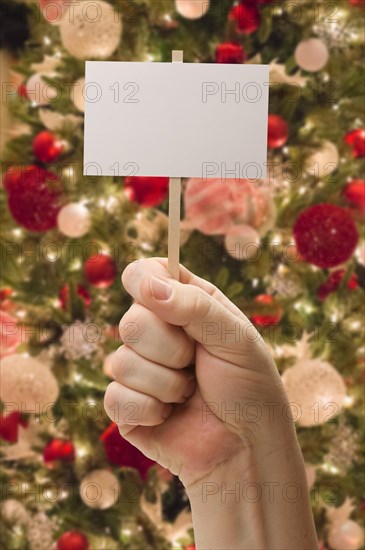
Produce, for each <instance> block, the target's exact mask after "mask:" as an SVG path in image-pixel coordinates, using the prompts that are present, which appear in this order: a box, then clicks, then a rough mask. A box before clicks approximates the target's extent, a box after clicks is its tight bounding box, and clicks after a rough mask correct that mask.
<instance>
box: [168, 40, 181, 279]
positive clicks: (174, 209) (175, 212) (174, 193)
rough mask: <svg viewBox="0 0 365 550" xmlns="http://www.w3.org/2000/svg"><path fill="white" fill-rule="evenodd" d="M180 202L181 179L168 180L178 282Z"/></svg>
mask: <svg viewBox="0 0 365 550" xmlns="http://www.w3.org/2000/svg"><path fill="white" fill-rule="evenodd" d="M183 58H184V52H183V51H182V50H173V51H172V62H173V63H182V62H183ZM180 202H181V178H170V184H169V241H168V270H169V272H170V274H171V275H172V277H173V278H174V279H176V280H177V281H178V280H179V266H180Z"/></svg>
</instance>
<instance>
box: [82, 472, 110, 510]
mask: <svg viewBox="0 0 365 550" xmlns="http://www.w3.org/2000/svg"><path fill="white" fill-rule="evenodd" d="M119 494H120V484H119V481H118V478H117V477H116V476H115V475H114V474H113V473H112V472H109V470H94V471H93V472H91V473H90V474H88V475H87V476H85V477H84V479H83V480H82V481H81V483H80V496H81V499H82V500H83V502H84V503H85V504H86V505H87V506H89V507H90V508H95V509H98V510H106V509H107V508H110V507H111V506H113V505H114V504H115V503H116V502H117V500H118V498H119Z"/></svg>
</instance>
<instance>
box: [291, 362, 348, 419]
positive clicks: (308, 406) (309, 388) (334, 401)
mask: <svg viewBox="0 0 365 550" xmlns="http://www.w3.org/2000/svg"><path fill="white" fill-rule="evenodd" d="M282 380H283V384H284V387H285V391H286V393H287V396H288V399H289V402H290V404H291V407H292V411H293V416H294V420H297V421H298V422H299V424H300V425H301V426H317V425H319V424H323V423H324V422H327V421H328V420H330V419H331V418H332V417H334V416H336V414H338V413H339V411H340V409H341V407H342V405H343V401H344V398H345V396H346V387H345V383H344V381H343V379H342V377H341V376H340V374H339V373H338V372H337V371H336V369H335V368H333V367H332V365H330V364H329V363H326V362H324V361H320V360H319V359H312V360H307V359H305V360H302V361H299V362H298V363H297V364H296V365H294V366H293V367H290V368H288V369H287V370H286V371H285V372H284V374H283V376H282Z"/></svg>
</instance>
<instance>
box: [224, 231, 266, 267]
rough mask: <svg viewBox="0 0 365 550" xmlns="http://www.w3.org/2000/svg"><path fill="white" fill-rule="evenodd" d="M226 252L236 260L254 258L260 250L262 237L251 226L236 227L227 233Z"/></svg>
mask: <svg viewBox="0 0 365 550" xmlns="http://www.w3.org/2000/svg"><path fill="white" fill-rule="evenodd" d="M224 244H225V248H226V251H227V252H228V254H229V255H230V256H232V258H234V259H235V260H248V259H250V258H254V257H255V256H256V255H257V253H258V250H259V248H260V235H259V234H258V232H257V231H256V229H254V228H253V227H251V226H250V225H234V226H233V227H232V228H231V229H229V231H228V232H227V233H226V236H225V240H224Z"/></svg>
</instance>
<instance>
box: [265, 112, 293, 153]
mask: <svg viewBox="0 0 365 550" xmlns="http://www.w3.org/2000/svg"><path fill="white" fill-rule="evenodd" d="M288 137H289V126H288V123H287V122H286V121H285V120H284V119H283V118H282V117H281V116H279V115H269V118H268V136H267V145H268V147H269V149H275V148H276V147H282V146H283V145H285V143H286V142H287V141H288Z"/></svg>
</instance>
